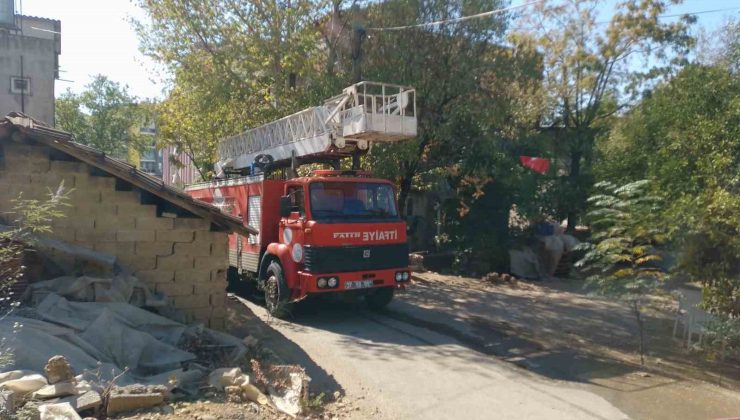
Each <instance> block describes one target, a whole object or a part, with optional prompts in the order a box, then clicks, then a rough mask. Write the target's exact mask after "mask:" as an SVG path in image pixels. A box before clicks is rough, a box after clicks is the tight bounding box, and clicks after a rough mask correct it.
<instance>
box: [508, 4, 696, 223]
mask: <svg viewBox="0 0 740 420" xmlns="http://www.w3.org/2000/svg"><path fill="white" fill-rule="evenodd" d="M668 4H669V2H668V1H667V0H625V1H622V2H619V3H617V5H616V6H615V10H616V13H614V15H612V17H611V19H610V20H609V21H608V22H605V25H602V22H599V21H598V16H599V15H598V12H599V10H600V9H602V8H603V4H602V2H600V1H598V0H567V1H563V2H558V3H553V2H547V1H546V2H540V3H537V4H535V5H534V6H533V7H534V13H533V14H532V15H531V17H530V18H529V19H526V20H525V22H526V24H525V26H523V28H522V29H521V30H520V33H519V35H518V37H519V38H525V39H526V38H533V41H534V42H535V43H536V44H537V45H538V46H539V50H540V51H541V52H542V53H543V55H544V67H545V73H544V91H545V93H546V95H545V101H543V104H544V108H543V116H544V119H543V124H544V125H545V126H548V127H552V128H554V129H557V132H558V133H559V134H558V135H557V139H558V142H559V143H560V146H561V147H562V150H563V152H564V160H565V162H564V163H565V164H564V169H565V170H566V172H567V182H566V183H565V184H564V186H565V188H564V189H563V190H561V191H559V192H558V196H559V197H561V198H562V201H561V202H560V205H559V207H560V209H561V210H560V212H561V213H562V215H563V216H567V218H568V228H569V229H574V228H575V225H576V224H577V222H578V218H579V215H580V213H581V212H582V211H583V209H585V207H586V203H585V200H586V197H587V195H588V191H589V190H590V188H591V185H592V182H593V175H592V165H593V162H594V142H595V140H596V138H597V137H599V136H600V135H602V134H604V133H606V132H607V130H608V128H609V125H610V122H611V119H612V118H613V116H614V115H617V114H618V113H620V112H622V111H623V110H624V109H626V108H627V107H628V106H629V105H630V104H632V103H633V102H634V99H635V95H636V94H637V93H638V91H637V88H638V87H640V86H642V83H641V82H645V81H650V80H654V79H655V78H657V77H659V76H661V75H666V74H669V73H671V71H672V70H673V69H676V68H678V65H680V64H681V63H682V62H683V61H684V60H685V59H684V57H685V55H686V54H687V53H688V49H689V48H690V47H691V45H692V43H693V40H692V38H691V37H690V36H689V35H688V32H687V31H688V26H689V24H690V23H691V22H692V21H693V19H692V18H690V17H688V16H687V17H685V18H684V19H682V20H680V21H678V22H675V23H667V22H662V21H661V19H660V15H662V14H664V12H665V11H666V8H667V5H668ZM532 31H534V35H531V33H532ZM665 64H668V65H667V66H665V67H662V66H664V65H665ZM640 69H644V71H642V70H640Z"/></svg>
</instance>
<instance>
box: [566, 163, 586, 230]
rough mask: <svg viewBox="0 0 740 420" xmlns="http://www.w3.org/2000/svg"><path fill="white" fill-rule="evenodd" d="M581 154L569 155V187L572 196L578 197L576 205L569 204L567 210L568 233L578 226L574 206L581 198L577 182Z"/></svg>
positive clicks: (579, 186) (577, 204)
mask: <svg viewBox="0 0 740 420" xmlns="http://www.w3.org/2000/svg"><path fill="white" fill-rule="evenodd" d="M582 155H583V154H582V153H581V152H580V151H573V152H571V153H570V174H568V179H569V181H570V186H571V188H572V191H573V196H574V198H575V197H578V199H577V201H578V202H576V203H570V208H569V209H568V228H567V231H568V232H573V231H574V230H575V229H576V225H577V224H578V216H579V214H578V213H579V211H578V209H577V208H576V207H575V206H579V205H580V203H579V202H580V197H581V191H580V190H581V185H580V183H579V182H578V181H579V177H580V176H581V157H582Z"/></svg>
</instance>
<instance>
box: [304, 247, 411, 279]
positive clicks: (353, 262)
mask: <svg viewBox="0 0 740 420" xmlns="http://www.w3.org/2000/svg"><path fill="white" fill-rule="evenodd" d="M303 261H304V269H305V270H306V271H308V272H312V273H338V272H344V271H365V270H384V269H388V268H402V267H403V268H405V267H407V266H408V265H409V246H408V244H406V243H402V244H392V245H354V246H337V247H328V246H327V247H316V246H310V245H306V247H305V256H304V260H303Z"/></svg>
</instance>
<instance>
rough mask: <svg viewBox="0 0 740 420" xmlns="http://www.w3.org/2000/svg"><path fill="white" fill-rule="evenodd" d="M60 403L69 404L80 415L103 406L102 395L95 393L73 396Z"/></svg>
mask: <svg viewBox="0 0 740 420" xmlns="http://www.w3.org/2000/svg"><path fill="white" fill-rule="evenodd" d="M59 402H60V403H65V402H66V403H69V404H70V405H71V406H72V408H74V409H75V411H77V412H78V413H79V412H81V411H85V410H91V409H95V408H98V407H100V406H101V405H103V400H102V398H100V394H99V393H97V392H95V391H88V392H86V393H84V394H82V395H73V396H71V397H65V398H62V399H60V400H59Z"/></svg>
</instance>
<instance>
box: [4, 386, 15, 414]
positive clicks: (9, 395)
mask: <svg viewBox="0 0 740 420" xmlns="http://www.w3.org/2000/svg"><path fill="white" fill-rule="evenodd" d="M0 413H5V414H13V413H15V392H13V391H0ZM0 418H2V416H1V415H0Z"/></svg>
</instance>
